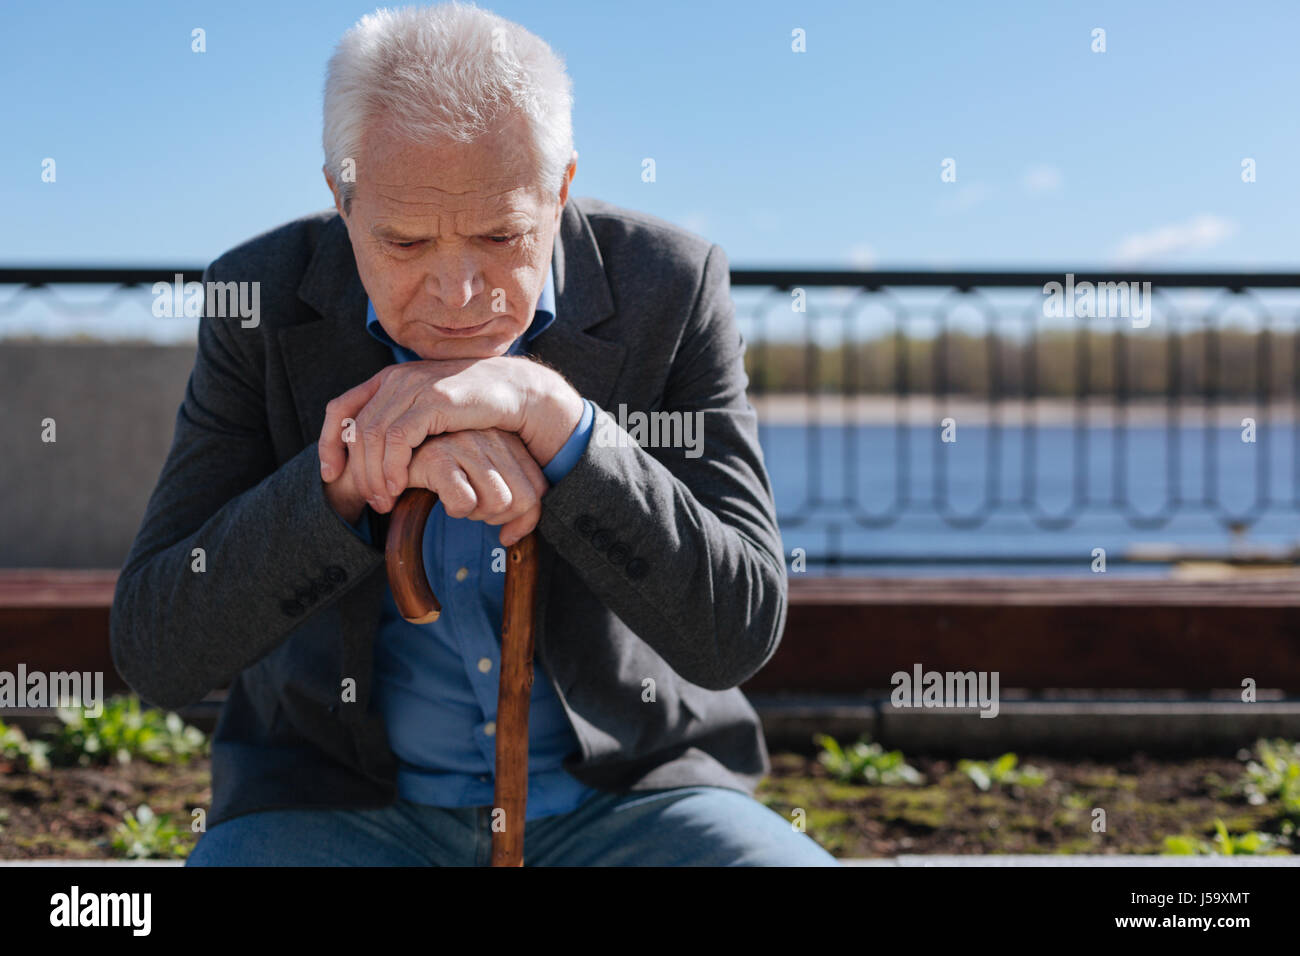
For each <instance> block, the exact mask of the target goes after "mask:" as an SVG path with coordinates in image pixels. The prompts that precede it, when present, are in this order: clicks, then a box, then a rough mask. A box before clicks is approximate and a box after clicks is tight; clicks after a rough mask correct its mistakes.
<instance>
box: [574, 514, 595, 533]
mask: <svg viewBox="0 0 1300 956" xmlns="http://www.w3.org/2000/svg"><path fill="white" fill-rule="evenodd" d="M573 526H574V527H575V528H577V529H578V530H579V531H581V532H582V533H583V534H585V535H590V534H591V533H592V532H593V531H595V530H596V519H595V518H593V517H592V516H591V515H578V517H577V520H575V521H574V522H573Z"/></svg>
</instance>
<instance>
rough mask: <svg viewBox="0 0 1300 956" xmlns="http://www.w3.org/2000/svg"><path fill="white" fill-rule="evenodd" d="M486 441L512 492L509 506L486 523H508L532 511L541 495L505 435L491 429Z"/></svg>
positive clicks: (498, 468)
mask: <svg viewBox="0 0 1300 956" xmlns="http://www.w3.org/2000/svg"><path fill="white" fill-rule="evenodd" d="M484 442H485V444H486V446H487V454H488V457H489V458H490V460H491V462H492V465H493V466H494V467H495V468H496V470H497V473H498V474H499V475H500V476H501V477H502V478H503V479H504V481H505V483H506V487H507V488H508V489H509V493H510V494H509V497H510V501H509V504H508V506H507V507H506V508H504V509H503V510H502V511H501V512H500V513H499V514H497V515H496V516H495V517H493V518H491V519H486V518H485V519H484V520H487V521H488V523H489V524H502V525H503V524H508V523H509V522H510V521H513V520H514V519H515V518H518V517H519V516H520V515H523V514H525V513H526V512H528V511H530V510H531V509H532V508H533V507H534V506H535V505H536V504H537V503H538V501H539V500H540V498H541V495H540V494H539V492H538V490H537V486H536V485H535V484H534V479H533V478H532V477H531V476H530V475H529V474H528V473H527V472H526V471H525V470H524V467H523V464H522V463H521V462H520V461H519V459H518V458H517V457H516V456H515V454H514V453H513V450H512V449H511V447H510V445H509V444H508V441H507V440H506V439H505V437H504V435H503V433H501V432H498V431H497V430H496V429H491V430H490V431H488V432H486V433H484ZM530 460H531V459H530ZM534 464H535V463H534Z"/></svg>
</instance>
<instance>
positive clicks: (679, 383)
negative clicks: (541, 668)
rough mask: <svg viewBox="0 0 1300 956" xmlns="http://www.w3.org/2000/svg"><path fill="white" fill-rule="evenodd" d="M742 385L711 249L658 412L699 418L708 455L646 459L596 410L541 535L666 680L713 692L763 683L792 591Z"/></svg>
mask: <svg viewBox="0 0 1300 956" xmlns="http://www.w3.org/2000/svg"><path fill="white" fill-rule="evenodd" d="M747 384H748V379H747V377H746V374H745V370H744V341H743V339H742V338H741V336H740V332H739V329H738V328H737V326H736V322H735V307H734V305H733V303H732V300H731V293H730V270H729V266H728V262H727V257H726V255H725V253H724V252H723V251H722V249H721V248H720V247H719V246H717V245H714V246H712V247H711V248H710V250H709V253H708V255H707V257H706V259H705V262H704V266H703V272H702V275H701V277H700V281H699V286H698V289H697V291H696V295H695V300H694V303H693V305H692V308H691V312H690V317H689V319H688V322H687V327H686V329H685V331H684V332H683V335H682V340H681V342H680V344H679V346H678V348H677V349H676V351H675V358H674V360H673V364H672V367H671V369H670V370H669V373H668V377H667V380H666V385H665V393H664V395H663V401H662V404H661V405H660V407H659V408H658V409H656V411H666V412H675V411H680V412H682V413H683V414H691V415H693V414H694V413H697V412H698V413H700V417H699V421H700V422H701V424H702V446H701V449H702V454H700V455H698V457H691V456H690V455H688V454H687V453H686V450H685V449H682V448H653V447H648V448H642V447H640V446H639V445H638V444H637V443H636V442H635V441H633V440H632V438H631V436H629V435H628V434H627V432H625V431H623V430H622V429H621V428H620V427H619V425H618V422H617V420H616V419H617V416H616V415H611V414H610V413H609V412H608V411H606V410H605V409H603V408H599V407H597V409H596V416H597V421H596V425H595V430H594V433H593V435H592V438H591V440H590V441H589V442H588V444H587V449H586V451H585V452H584V453H583V456H582V457H581V458H580V459H579V460H578V463H577V464H576V465H575V466H574V468H573V470H572V471H571V472H569V474H568V475H567V476H566V477H565V479H564V480H563V481H562V482H559V483H558V484H557V485H555V486H553V487H552V488H550V489H548V490H547V492H546V494H545V495H544V496H543V497H542V517H541V522H540V524H539V528H540V530H541V533H542V534H543V536H544V537H545V538H546V539H547V540H548V541H549V542H550V543H551V544H552V545H553V546H554V547H555V548H556V551H557V553H558V554H559V555H560V556H561V557H563V558H564V559H565V560H566V561H568V562H569V563H570V564H572V565H573V567H574V568H575V569H576V570H577V572H578V574H579V575H580V576H581V578H582V579H583V581H584V583H585V584H586V585H587V586H588V587H589V588H590V589H591V590H592V591H593V592H594V593H595V594H596V596H597V597H598V598H599V599H600V600H601V601H603V602H604V603H605V604H606V605H607V606H608V607H609V608H610V609H611V610H612V611H613V612H614V613H616V614H617V615H618V616H619V618H620V619H622V621H623V623H625V624H626V625H627V626H628V627H629V628H631V629H632V631H634V632H635V633H636V634H637V636H638V637H640V638H641V639H642V640H644V641H645V642H646V643H647V644H649V645H650V646H651V647H652V648H653V649H654V650H655V652H656V653H658V654H659V656H660V657H662V658H663V659H664V660H665V661H666V662H667V663H668V665H669V666H670V667H672V668H673V670H675V671H676V672H677V673H678V674H679V675H681V676H682V677H683V678H685V679H686V680H688V681H690V682H691V683H693V684H698V685H700V686H701V687H705V688H708V689H712V690H725V689H727V688H730V687H735V686H737V685H739V684H741V683H743V682H744V681H746V680H747V679H749V678H750V677H751V676H753V675H754V674H755V673H757V672H758V670H759V669H760V668H761V667H762V666H763V665H764V664H765V663H767V661H768V659H769V658H770V657H771V656H772V654H773V653H774V652H775V651H776V648H777V644H778V643H779V641H780V638H781V632H782V630H783V629H784V627H785V617H786V604H787V595H788V582H787V578H786V574H785V565H784V561H783V558H782V553H781V539H780V533H779V531H778V528H777V523H776V514H775V505H774V503H773V498H772V490H771V485H770V482H769V479H768V476H767V472H766V469H765V467H764V464H763V453H762V449H761V448H760V446H759V442H758V420H757V414H756V413H755V411H754V409H753V407H752V406H751V405H750V404H749V402H748V400H747V399H746V397H745V388H746V385H747ZM620 433H621V438H620V439H618V440H610V437H611V436H614V437H615V438H617V437H618V436H619V434H620ZM594 503H598V504H594Z"/></svg>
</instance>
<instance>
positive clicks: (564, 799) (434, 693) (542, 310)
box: [344, 273, 597, 820]
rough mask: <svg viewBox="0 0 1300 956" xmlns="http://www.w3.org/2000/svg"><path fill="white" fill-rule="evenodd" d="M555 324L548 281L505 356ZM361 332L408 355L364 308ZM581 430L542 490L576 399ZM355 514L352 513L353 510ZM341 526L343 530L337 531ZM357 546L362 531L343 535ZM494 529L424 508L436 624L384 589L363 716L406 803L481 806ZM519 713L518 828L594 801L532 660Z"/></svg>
mask: <svg viewBox="0 0 1300 956" xmlns="http://www.w3.org/2000/svg"><path fill="white" fill-rule="evenodd" d="M554 321H555V288H554V281H553V276H552V275H551V274H549V273H548V275H547V279H546V286H545V287H544V288H543V290H542V293H541V296H540V297H539V298H538V302H537V310H536V312H535V314H534V316H533V321H532V324H531V325H530V326H529V327H528V329H527V331H525V332H524V334H523V335H521V336H520V337H519V338H518V339H516V340H515V342H514V343H513V344H512V345H511V347H510V352H509V354H512V355H518V354H524V353H526V352H527V350H528V347H529V342H531V341H532V340H533V339H535V338H536V337H537V336H538V335H540V334H541V333H542V332H544V331H545V330H546V328H547V327H548V326H549V325H550V324H551V323H552V322H554ZM366 329H367V330H368V331H369V332H370V334H371V335H373V336H375V338H377V339H379V340H380V341H381V342H383V343H384V344H386V345H388V346H389V347H390V348H391V349H392V350H393V355H394V357H395V359H396V360H397V361H398V362H409V361H418V360H419V356H418V355H416V354H415V353H414V352H412V351H410V350H409V349H407V348H404V347H403V346H400V345H398V344H397V343H396V342H394V341H393V339H392V338H391V337H390V336H389V335H388V333H387V332H385V331H384V328H383V326H381V325H380V324H379V320H378V318H377V317H376V315H375V309H374V305H373V304H371V305H369V306H368V308H367V316H366ZM584 404H585V408H584V410H583V415H582V421H581V422H580V423H579V424H578V427H577V428H576V429H574V432H573V435H572V436H570V438H569V440H568V441H567V442H566V443H565V445H564V447H563V448H561V449H560V451H559V452H558V453H557V454H556V456H555V458H554V459H553V460H552V461H551V462H549V463H548V464H547V465H546V467H545V468H543V469H542V473H543V474H544V475H545V476H546V480H547V482H549V483H550V484H552V485H554V484H555V483H556V482H558V481H560V479H562V478H563V477H564V476H565V475H567V474H568V473H569V472H570V471H571V470H572V469H573V466H574V465H576V464H577V462H578V459H579V458H581V457H582V454H583V452H584V451H585V450H586V448H587V443H588V441H589V439H590V437H591V431H592V427H593V423H594V421H595V408H594V406H593V405H592V404H591V402H589V401H585V400H584ZM363 514H364V512H363ZM344 523H345V524H346V522H344ZM348 527H350V528H352V530H353V531H354V532H355V533H357V534H359V535H360V536H361V537H362V538H364V539H365V540H367V541H369V540H370V535H369V528H368V526H367V523H366V522H365V521H364V520H363V521H362V522H361V523H360V527H354V526H352V525H348ZM500 533H501V528H500V526H497V525H489V524H487V523H485V522H481V521H470V520H469V519H467V518H448V517H447V514H446V512H445V511H444V510H443V507H442V503H441V502H439V503H438V504H437V505H435V506H434V509H433V512H432V513H431V514H430V515H429V521H428V524H427V525H426V526H425V532H424V566H425V570H426V572H427V573H428V577H429V586H430V587H432V588H433V593H434V594H436V595H437V596H438V601H439V603H440V604H441V605H442V614H441V615H440V616H439V618H438V620H436V621H433V622H432V623H429V624H411V623H408V622H407V621H406V620H404V619H403V618H402V616H401V614H399V613H398V611H397V605H396V604H395V603H394V602H393V595H392V591H391V590H389V589H387V588H385V593H384V605H383V610H382V614H381V618H380V623H379V633H378V635H377V637H376V641H375V675H374V677H375V681H374V692H373V695H372V698H371V703H370V707H371V709H372V710H373V711H375V712H377V713H379V714H381V715H382V716H383V717H384V720H385V722H386V724H387V727H388V738H389V744H390V746H391V747H392V749H393V753H394V754H395V755H396V756H397V759H398V774H397V789H398V793H399V794H400V795H401V796H402V797H403V798H404V799H407V800H411V801H413V802H415V803H423V804H428V805H431V806H439V807H465V806H492V801H493V768H494V766H495V764H496V737H495V731H496V723H495V719H496V712H497V690H498V687H499V681H500V674H499V667H500V663H501V616H502V608H503V605H504V595H505V548H503V547H502V545H501V540H500ZM535 666H536V674H535V679H534V681H533V690H532V695H531V697H530V701H529V708H528V801H527V811H526V815H525V820H534V819H537V818H540V817H545V816H550V815H552V814H557V813H567V812H569V811H571V810H574V809H576V808H577V807H578V806H580V805H581V804H582V803H583V802H585V801H586V800H587V799H589V798H590V797H592V796H595V794H596V792H597V791H596V790H594V789H592V788H591V787H588V786H585V785H584V784H582V783H580V782H579V781H578V780H577V779H576V778H575V777H573V776H572V775H571V774H569V773H568V771H566V770H564V769H563V762H564V759H565V757H567V756H569V755H571V754H575V753H577V752H579V750H580V749H581V748H580V745H579V743H578V738H577V736H576V734H575V733H574V731H573V726H572V724H570V723H569V718H568V715H566V714H565V712H564V707H563V705H562V704H561V703H560V700H559V698H558V696H557V695H556V691H555V688H554V686H553V685H552V683H551V679H550V674H549V673H547V672H546V671H545V668H543V667H542V665H541V663H540V661H537V662H535Z"/></svg>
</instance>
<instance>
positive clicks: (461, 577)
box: [456, 568, 469, 581]
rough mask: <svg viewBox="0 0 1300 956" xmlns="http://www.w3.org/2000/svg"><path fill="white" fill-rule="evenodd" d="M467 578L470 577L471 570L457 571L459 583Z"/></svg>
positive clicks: (462, 569)
mask: <svg viewBox="0 0 1300 956" xmlns="http://www.w3.org/2000/svg"><path fill="white" fill-rule="evenodd" d="M467 577H469V568H460V569H459V570H457V572H456V580H457V581H464V580H465V579H466V578H467Z"/></svg>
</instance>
